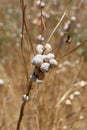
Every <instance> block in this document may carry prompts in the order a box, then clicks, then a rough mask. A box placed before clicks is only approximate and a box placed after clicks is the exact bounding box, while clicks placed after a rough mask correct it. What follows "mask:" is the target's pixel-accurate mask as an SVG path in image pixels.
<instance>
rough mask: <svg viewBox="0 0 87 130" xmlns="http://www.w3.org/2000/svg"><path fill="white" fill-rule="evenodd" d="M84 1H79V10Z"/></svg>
mask: <svg viewBox="0 0 87 130" xmlns="http://www.w3.org/2000/svg"><path fill="white" fill-rule="evenodd" d="M83 2H84V0H81V1H80V2H79V5H78V8H77V9H78V10H79V9H80V8H81V6H82V4H83Z"/></svg>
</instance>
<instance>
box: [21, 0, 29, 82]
mask: <svg viewBox="0 0 87 130" xmlns="http://www.w3.org/2000/svg"><path fill="white" fill-rule="evenodd" d="M21 6H22V37H21V54H22V58H23V62H24V66H25V72H26V78H27V84H28V81H29V80H28V79H29V78H28V69H27V65H26V61H25V57H24V53H23V37H24V19H25V8H26V6H25V5H24V1H23V0H21Z"/></svg>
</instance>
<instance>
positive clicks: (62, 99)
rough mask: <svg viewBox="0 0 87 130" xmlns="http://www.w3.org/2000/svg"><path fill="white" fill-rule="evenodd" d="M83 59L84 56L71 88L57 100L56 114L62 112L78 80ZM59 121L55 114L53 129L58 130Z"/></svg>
mask: <svg viewBox="0 0 87 130" xmlns="http://www.w3.org/2000/svg"><path fill="white" fill-rule="evenodd" d="M82 61H83V58H81V62H80V65H79V67H78V70H77V72H76V75H75V76H74V79H73V80H72V82H71V83H70V84H71V88H70V89H69V90H68V91H67V92H66V93H65V94H64V95H63V97H62V98H61V99H60V100H59V99H58V101H57V104H56V115H59V114H58V113H59V112H60V110H61V108H62V105H63V103H64V101H65V99H66V97H67V96H68V95H69V94H70V93H71V92H72V91H73V89H74V88H73V84H74V82H75V80H76V78H77V76H78V74H79V72H80V69H81V65H82ZM57 121H58V117H57V116H55V119H54V126H53V129H52V130H56V123H57Z"/></svg>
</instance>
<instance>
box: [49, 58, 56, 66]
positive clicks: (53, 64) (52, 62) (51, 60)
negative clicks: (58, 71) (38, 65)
mask: <svg viewBox="0 0 87 130" xmlns="http://www.w3.org/2000/svg"><path fill="white" fill-rule="evenodd" d="M49 63H50V65H51V66H57V65H58V63H57V61H56V60H55V59H50V60H49Z"/></svg>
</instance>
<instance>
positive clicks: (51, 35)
mask: <svg viewBox="0 0 87 130" xmlns="http://www.w3.org/2000/svg"><path fill="white" fill-rule="evenodd" d="M65 15H66V13H65V12H64V14H63V16H62V17H61V19H60V21H59V22H58V23H57V25H56V26H55V28H54V29H53V31H52V33H51V34H50V36H49V38H48V40H47V41H48V42H50V40H51V38H52V37H53V35H54V33H55V31H56V30H57V28H58V27H59V25H60V24H61V22H62V20H63V19H64V17H65Z"/></svg>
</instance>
